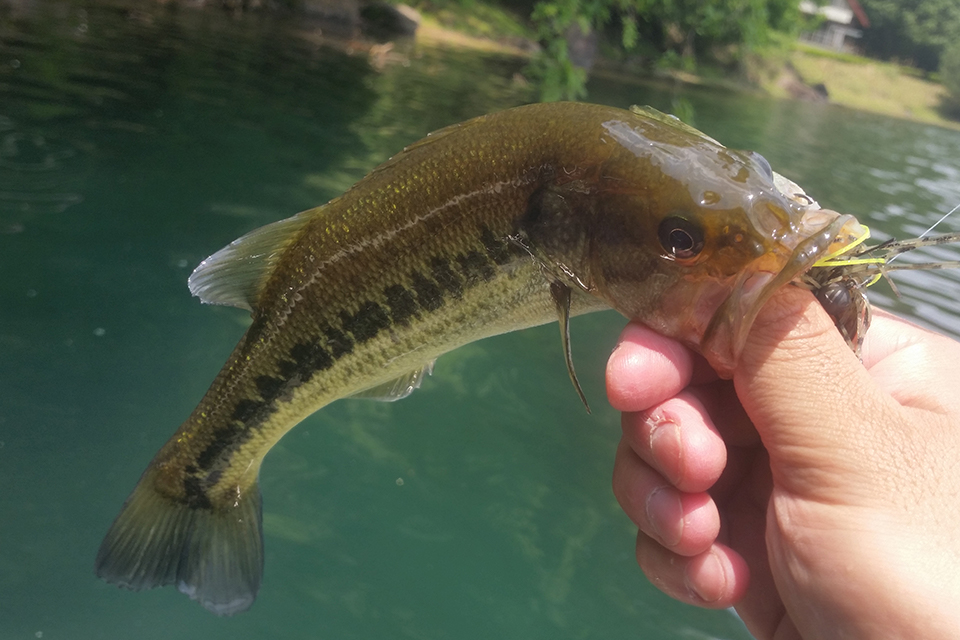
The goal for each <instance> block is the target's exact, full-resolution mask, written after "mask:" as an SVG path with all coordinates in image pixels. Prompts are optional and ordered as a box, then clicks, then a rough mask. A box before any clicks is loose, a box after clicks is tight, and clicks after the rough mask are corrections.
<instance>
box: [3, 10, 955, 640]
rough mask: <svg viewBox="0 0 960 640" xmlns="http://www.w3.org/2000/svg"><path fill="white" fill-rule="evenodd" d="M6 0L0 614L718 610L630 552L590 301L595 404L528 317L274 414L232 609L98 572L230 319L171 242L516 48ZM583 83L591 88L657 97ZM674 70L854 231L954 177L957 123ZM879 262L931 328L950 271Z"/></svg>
mask: <svg viewBox="0 0 960 640" xmlns="http://www.w3.org/2000/svg"><path fill="white" fill-rule="evenodd" d="M17 6H18V7H20V9H18V10H17V11H12V10H10V9H9V8H8V9H0V42H2V48H0V83H2V86H3V89H4V100H3V101H2V102H0V271H2V272H3V273H4V274H5V275H6V277H5V278H3V279H0V355H2V357H0V389H2V390H3V393H2V398H3V399H2V402H0V482H2V483H3V486H4V487H5V488H6V489H7V490H6V491H5V492H4V493H3V496H2V497H0V506H2V508H3V513H4V514H5V517H4V518H3V521H2V524H0V535H2V539H3V544H4V549H5V552H4V553H2V554H0V593H3V594H4V597H3V598H0V637H3V638H6V637H11V638H16V637H24V638H27V637H37V636H36V634H38V633H42V635H43V637H47V638H55V637H64V638H72V639H84V638H122V637H138V638H152V637H156V638H161V637H162V638H169V637H171V636H174V637H180V638H194V637H196V638H200V637H204V638H211V637H213V638H219V637H227V636H229V637H231V638H235V639H242V638H247V637H250V638H262V637H276V636H286V637H295V638H299V637H317V636H325V637H348V638H350V637H357V638H361V637H362V638H369V637H373V636H382V637H391V638H392V637H420V638H434V637H436V638H440V637H456V638H471V637H477V638H481V637H482V638H489V637H517V638H520V637H522V638H531V637H550V638H566V637H571V638H572V637H608V638H633V637H656V638H690V637H695V638H709V637H715V638H727V639H739V638H746V637H747V635H746V634H745V632H744V631H743V630H742V629H741V628H740V626H739V624H738V623H737V621H736V620H735V619H733V618H732V617H731V616H730V615H729V614H727V613H726V612H708V611H700V610H695V609H691V608H689V607H685V606H683V605H680V604H677V603H675V602H673V601H671V600H669V599H668V598H666V597H664V596H662V595H660V594H659V593H658V592H656V590H655V589H653V588H652V587H651V586H650V585H648V584H647V583H646V581H645V580H644V579H643V577H642V576H641V575H640V573H639V571H638V570H637V568H636V566H635V564H634V559H633V536H634V534H635V530H634V528H633V526H632V525H631V524H630V523H629V521H628V520H627V519H626V517H625V516H624V515H623V514H622V513H621V512H620V511H619V509H618V507H617V505H616V503H615V501H614V499H613V497H612V495H611V492H610V489H609V476H610V469H611V465H612V460H613V451H614V448H615V446H616V441H617V437H618V433H619V428H618V424H619V416H618V415H617V414H615V413H614V412H613V411H611V410H610V409H609V408H605V407H604V406H603V402H602V398H603V379H602V371H603V365H604V361H605V359H606V355H607V354H608V353H609V350H610V348H611V347H612V345H613V343H614V341H615V339H616V336H617V333H618V331H619V329H620V327H621V326H622V320H621V319H619V318H618V317H616V316H615V315H612V314H598V315H595V316H589V317H584V318H579V319H576V320H575V321H574V326H573V348H574V352H575V358H576V361H577V367H578V371H580V372H581V375H580V378H581V381H582V382H583V384H584V388H585V391H586V393H587V395H588V397H589V398H590V400H591V404H592V406H593V407H594V410H595V414H594V415H593V416H589V417H588V416H586V415H585V414H584V413H583V410H582V407H581V406H580V403H579V400H578V399H577V397H576V394H575V393H573V391H572V390H571V388H570V383H569V380H568V379H567V375H566V372H565V370H564V367H563V359H562V356H561V351H560V345H559V341H558V339H557V332H556V328H555V327H543V328H540V329H537V330H532V331H527V332H524V333H520V334H514V335H508V336H503V337H500V338H497V339H493V340H489V341H485V342H483V343H481V344H475V345H470V346H468V347H466V348H464V349H461V350H459V351H457V352H455V353H453V354H450V355H448V356H446V357H444V358H442V359H441V360H440V361H439V362H438V364H437V369H436V373H435V375H434V376H433V377H432V378H430V379H428V380H427V381H426V382H425V384H424V386H423V388H422V389H421V390H420V391H418V392H417V393H415V394H413V396H411V398H409V399H408V400H405V401H403V402H401V403H396V404H391V405H384V404H379V403H361V402H342V403H337V404H334V405H333V406H330V407H328V408H326V409H325V410H323V411H321V412H320V413H319V414H318V415H316V416H314V417H312V418H310V419H308V420H307V421H305V422H304V424H302V425H301V426H300V427H298V428H297V429H295V430H294V431H293V432H291V434H290V435H289V436H287V437H286V438H285V439H284V440H283V441H282V442H281V443H280V444H279V445H278V446H277V447H276V449H275V450H274V451H273V452H272V453H271V454H270V456H269V457H268V458H267V460H266V462H265V466H264V470H263V475H262V485H263V492H264V497H265V514H264V530H265V532H266V543H267V558H266V576H265V580H264V586H263V591H262V593H261V596H260V599H259V601H258V602H257V604H256V605H255V606H254V608H253V609H252V610H251V611H250V612H249V613H247V614H244V615H243V616H240V617H238V618H235V619H228V620H221V619H217V618H215V617H213V616H210V615H209V614H208V613H206V612H204V611H202V610H201V609H200V608H199V607H198V606H196V605H195V604H193V603H190V602H188V601H187V600H186V598H184V597H183V596H182V595H180V594H178V593H176V591H175V590H172V589H164V590H158V591H155V592H150V593H141V594H131V593H127V592H123V591H121V590H118V589H115V588H113V587H110V586H108V585H105V584H102V583H100V582H98V581H97V580H96V579H95V578H94V577H93V573H92V562H93V556H94V553H95V551H96V549H97V546H98V544H99V541H100V537H101V536H102V535H103V533H104V531H105V530H106V528H107V526H108V524H109V522H110V520H111V518H113V517H114V515H115V514H116V512H117V510H118V508H119V506H120V504H121V502H122V501H123V499H124V497H125V496H126V494H127V492H128V491H129V489H130V488H131V487H132V486H133V484H134V482H135V481H136V478H137V477H138V474H139V473H140V472H141V471H142V469H143V468H144V466H145V465H146V464H147V462H148V461H149V459H150V457H151V456H152V455H153V453H154V451H155V450H156V449H157V447H159V446H160V445H161V444H162V443H163V442H164V441H165V440H166V438H167V437H168V436H169V435H170V433H171V432H172V431H173V429H174V428H175V427H176V425H178V424H179V423H180V422H181V421H182V419H183V418H184V417H185V416H186V415H187V414H188V413H189V411H190V410H191V409H192V408H193V406H194V405H195V403H196V402H197V400H198V399H199V397H200V395H201V394H202V392H203V391H204V390H205V389H206V387H207V385H208V384H209V381H210V380H211V379H212V378H213V376H214V375H215V374H216V372H217V370H218V369H219V367H220V365H221V363H222V362H223V360H224V359H225V358H226V356H227V354H228V353H229V352H230V350H231V348H232V346H233V344H234V343H235V341H236V340H237V339H238V338H239V336H240V334H241V333H242V331H243V329H244V326H245V325H246V323H247V322H248V320H247V319H246V318H245V317H244V314H243V313H241V312H239V311H237V310H236V309H228V308H213V307H205V308H202V307H201V306H200V305H199V304H198V303H197V302H196V301H195V300H193V299H191V298H190V297H189V294H188V292H187V290H186V286H185V282H186V277H187V275H188V274H189V271H190V270H191V269H192V268H193V266H195V265H196V264H197V263H198V262H199V261H200V260H201V259H202V258H204V257H206V256H207V255H208V254H210V253H211V252H213V251H215V250H216V249H218V248H220V247H221V246H223V245H224V244H226V243H227V242H229V241H231V240H233V239H234V238H236V237H238V236H239V235H241V234H243V233H244V232H246V231H249V230H250V229H252V228H254V227H256V226H259V225H262V224H265V223H267V222H270V221H273V220H276V219H279V218H281V217H285V216H288V215H291V214H292V213H294V212H296V211H299V210H302V209H305V208H308V207H311V206H315V205H316V204H319V203H322V202H325V201H326V200H328V199H329V198H331V197H334V196H336V195H337V194H339V193H340V192H342V191H343V190H344V189H346V188H347V187H349V186H350V185H351V184H352V183H353V182H354V181H355V180H357V179H358V178H360V177H361V176H363V175H364V174H366V173H367V172H368V171H370V170H371V169H372V168H373V167H374V166H375V165H376V164H378V163H379V162H381V161H383V160H385V159H386V158H388V157H389V156H391V155H392V154H394V153H396V152H397V151H398V150H399V149H401V148H402V147H403V145H405V144H409V143H410V142H412V141H414V140H416V139H417V138H419V137H421V136H422V135H423V134H425V133H426V132H428V131H430V130H434V129H437V128H440V127H442V126H445V125H447V124H450V123H452V122H456V121H459V120H463V119H465V118H469V117H472V116H474V115H478V114H480V113H484V112H488V111H492V110H495V109H500V108H506V107H509V106H513V105H516V104H520V103H523V102H526V101H528V100H530V99H531V98H532V93H531V90H530V89H529V88H528V87H526V86H525V85H524V84H523V83H520V82H518V81H517V80H516V79H515V75H516V72H517V71H518V70H519V69H520V68H521V66H522V63H520V62H517V61H513V60H509V59H502V58H496V57H489V56H480V55H478V54H475V53H464V52H457V51H440V50H431V49H426V48H422V47H421V48H417V47H413V46H412V45H410V44H406V45H399V46H398V47H397V48H396V49H395V50H393V51H392V53H393V54H395V57H392V58H390V57H385V56H383V55H381V56H380V58H378V60H377V64H376V65H373V64H371V63H370V57H369V56H370V51H369V45H367V44H364V43H363V42H362V41H360V40H357V41H352V40H350V37H349V36H342V35H341V36H340V39H339V40H336V41H330V40H329V39H325V36H323V35H318V34H317V32H316V30H315V29H310V28H307V27H305V26H304V25H303V24H299V23H292V22H291V21H289V20H287V19H278V18H270V17H265V16H258V15H244V16H240V17H232V16H228V15H225V14H220V13H217V12H205V11H197V10H192V9H190V8H188V7H183V6H181V7H179V8H174V7H171V6H161V5H160V4H157V5H152V4H151V5H143V6H140V5H128V4H124V3H122V2H119V1H117V2H111V3H103V4H97V5H89V4H88V3H80V2H76V3H72V2H27V3H19V4H18V5H17ZM328 45H330V46H328ZM334 45H335V46H334ZM391 60H392V61H393V63H391ZM591 90H592V96H593V98H594V99H595V100H597V101H603V102H607V103H610V104H617V105H621V106H627V105H629V104H631V103H640V104H651V105H653V106H654V107H657V108H660V109H665V110H669V108H670V105H671V104H672V103H673V102H674V100H675V99H676V98H677V95H676V94H675V92H674V91H673V89H671V88H669V87H668V88H666V89H662V88H658V87H655V86H641V85H629V84H616V83H613V82H609V81H604V80H602V79H598V80H596V81H594V83H593V86H592V87H591ZM682 97H684V98H685V99H687V100H689V101H690V103H691V104H692V105H693V107H694V111H695V113H696V117H697V125H698V126H699V127H701V128H702V129H704V130H705V131H707V132H708V133H709V134H710V135H712V136H715V137H717V138H718V139H720V140H722V141H724V142H725V143H727V144H729V145H730V146H733V147H741V148H751V149H756V150H758V151H760V152H761V153H763V154H764V155H765V156H766V157H767V158H768V159H769V160H770V161H771V164H772V165H773V166H774V167H775V168H777V169H778V170H779V171H780V172H782V173H784V174H785V175H788V176H790V177H791V178H793V179H795V180H797V181H798V182H799V183H800V184H802V185H804V186H805V187H806V188H807V190H808V191H809V192H810V193H812V194H813V195H814V196H815V197H816V198H817V199H818V200H819V201H820V202H821V203H822V204H823V205H824V206H828V207H831V208H835V209H838V210H841V211H844V212H849V213H853V214H855V215H857V216H858V217H860V218H861V219H863V220H865V221H866V222H867V223H868V224H870V225H871V226H872V227H874V229H875V231H876V234H877V235H878V236H880V237H883V236H884V234H890V235H896V236H898V237H906V236H913V235H916V234H917V233H919V232H920V231H922V230H923V229H925V228H926V227H927V226H929V224H930V222H932V220H934V219H936V218H937V217H938V216H939V215H940V214H942V213H943V212H945V211H947V210H948V209H949V208H951V207H952V206H953V205H954V204H957V202H960V186H958V181H957V173H958V171H960V163H958V161H957V158H960V153H958V152H960V136H958V135H957V134H956V133H955V132H948V131H942V130H938V129H934V128H930V127H925V126H919V125H912V124H909V123H904V122H899V121H893V120H889V119H884V118H878V117H872V116H865V115H863V114H855V113H853V112H848V111H845V110H840V109H834V108H830V107H827V106H822V105H805V104H798V103H789V102H775V101H766V100H758V99H755V98H752V97H743V96H737V95H733V94H716V93H711V94H707V93H704V92H701V91H697V90H695V91H691V92H688V93H686V94H684V95H683V96H682ZM958 225H960V223H954V222H953V221H952V220H948V221H947V222H946V223H945V225H944V230H956V229H957V227H958ZM932 255H933V259H957V256H956V250H955V249H954V248H950V247H939V248H937V249H936V252H932ZM904 259H907V257H904ZM895 277H896V278H897V282H898V283H899V286H900V289H901V291H902V292H903V293H904V298H903V300H895V299H893V298H892V296H890V295H889V293H886V292H887V291H888V290H887V289H884V288H883V287H884V285H882V284H880V285H877V286H876V287H875V289H876V290H877V291H876V292H875V295H874V299H875V300H876V301H878V303H879V304H881V305H883V306H889V307H891V308H895V309H897V310H900V311H902V312H904V313H907V314H911V315H914V316H916V317H919V318H921V321H923V322H926V323H928V324H931V325H934V326H937V327H940V328H941V329H943V330H945V331H947V332H950V333H952V334H954V335H960V324H958V320H957V319H958V318H960V308H958V307H960V303H958V302H956V301H957V300H960V295H958V293H960V292H958V290H957V289H958V275H957V273H956V272H929V273H927V272H924V273H920V272H917V273H902V274H896V276H895Z"/></svg>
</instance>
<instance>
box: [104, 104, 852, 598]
mask: <svg viewBox="0 0 960 640" xmlns="http://www.w3.org/2000/svg"><path fill="white" fill-rule="evenodd" d="M772 180H773V178H772V174H771V173H770V171H769V166H768V165H766V163H765V161H763V160H762V158H759V156H752V155H745V154H738V153H737V152H733V151H729V150H727V149H725V148H723V147H722V146H720V145H719V144H717V143H716V142H714V141H713V140H710V139H709V138H706V137H705V136H703V135H702V134H699V133H697V132H691V130H688V129H685V128H684V127H682V126H677V125H676V124H675V123H672V122H670V121H667V120H665V119H664V118H662V117H656V116H653V117H651V115H650V114H649V113H647V114H643V113H630V112H625V111H621V110H619V109H613V108H609V107H601V106H596V105H581V104H553V105H532V106H529V107H521V108H518V109H513V110H509V111H505V112H501V113H498V114H493V115H490V116H484V117H481V118H477V119H475V120H471V121H468V122H466V123H463V124H459V125H454V126H452V127H448V128H447V129H443V130H441V131H439V132H437V133H435V134H432V135H431V136H428V137H427V138H425V139H424V140H421V141H420V142H418V143H416V144H414V145H412V146H411V147H408V148H407V149H406V150H404V151H403V152H402V153H400V154H398V155H397V156H396V157H394V158H392V159H391V160H389V161H388V162H386V163H384V164H383V165H381V166H380V167H379V168H377V169H376V170H374V171H373V172H372V173H371V174H370V175H368V176H367V177H366V178H364V179H363V180H361V181H360V182H358V183H357V184H356V185H355V186H354V187H353V188H351V189H350V190H349V191H347V192H346V193H345V194H344V195H342V196H341V197H339V198H337V199H335V200H333V201H331V202H330V203H328V204H326V205H324V206H322V207H319V208H317V209H313V210H310V211H306V212H303V213H301V214H299V215H297V216H295V217H293V218H290V219H288V220H284V221H281V222H277V223H274V224H272V225H268V226H267V227H264V228H262V229H259V230H256V231H254V232H251V233H250V234H248V235H247V236H244V237H243V238H241V239H239V240H238V241H236V242H234V243H233V244H231V245H229V246H227V247H225V248H224V249H223V250H221V251H220V252H218V253H216V254H214V255H213V256H211V257H210V258H208V259H207V260H205V261H204V262H203V263H202V264H201V266H200V267H198V269H197V271H196V272H195V273H194V275H193V276H191V282H190V287H191V290H192V291H193V292H194V293H195V294H196V295H199V296H200V297H201V298H202V299H203V300H204V301H206V302H212V303H220V304H232V305H235V306H240V307H244V308H248V309H250V310H251V311H252V313H253V322H252V324H251V326H250V328H249V329H248V331H247V332H246V334H245V336H244V337H243V339H242V340H241V342H240V344H239V345H238V346H237V348H236V349H235V351H234V353H233V354H232V355H231V357H230V359H229V360H228V361H227V363H226V364H225V365H224V368H223V370H222V371H221V372H220V374H219V375H218V377H217V378H216V380H215V381H214V383H213V385H212V386H211V387H210V389H209V391H208V392H207V394H206V395H205V396H204V398H203V399H202V401H201V402H200V404H199V406H198V407H197V408H196V410H195V411H194V412H193V414H191V416H190V417H189V418H188V419H187V421H186V422H185V423H184V424H183V425H182V426H181V427H180V429H179V430H178V431H177V433H176V434H175V435H174V436H173V438H171V439H170V441H169V442H168V443H167V444H166V445H165V446H164V447H163V448H162V449H161V450H160V452H159V453H158V454H157V455H156V457H155V458H154V460H153V462H152V463H151V465H150V466H149V467H148V469H147V471H146V472H145V473H144V476H143V477H142V478H141V481H140V483H139V484H138V485H137V488H136V489H135V490H134V492H133V494H131V496H130V498H128V500H127V503H126V504H125V506H124V509H123V510H122V511H121V514H120V515H119V516H118V518H117V520H116V521H115V522H114V525H113V526H112V527H111V529H110V531H109V532H108V534H107V536H106V538H105V539H104V542H103V544H102V546H101V549H100V553H99V554H98V557H97V572H98V574H99V575H101V576H102V577H104V578H105V579H107V580H109V581H111V582H115V583H117V584H120V585H122V586H126V587H129V588H133V589H140V588H147V587H153V586H158V585H162V584H177V585H178V586H179V588H180V589H181V591H184V592H185V593H187V594H189V595H190V596H191V597H192V598H194V599H197V600H199V601H200V602H201V603H202V604H203V605H204V606H205V607H207V608H208V609H210V610H212V611H215V612H217V613H220V614H231V613H234V612H236V611H240V610H243V609H245V608H247V607H249V606H250V604H251V603H252V601H253V599H254V598H255V596H256V593H257V589H258V588H259V583H260V576H261V573H262V536H261V532H260V496H259V489H258V488H257V474H258V472H259V467H260V463H261V461H262V459H263V457H264V456H265V455H266V453H267V451H269V449H270V447H272V446H273V444H275V443H276V442H277V440H279V439H280V437H282V436H283V434H284V433H286V432H287V431H288V430H289V429H291V428H292V427H293V426H295V425H296V424H297V423H298V422H299V421H300V420H302V419H303V418H304V417H306V416H307V415H309V414H310V413H312V412H314V411H316V410H317V409H319V408H320V407H322V406H324V405H326V404H328V403H330V402H332V401H334V400H337V399H339V398H344V397H348V396H358V395H359V396H363V395H366V396H369V397H379V398H380V399H396V398H399V397H403V396H404V395H406V394H407V393H409V392H410V391H411V390H412V389H413V388H415V387H416V386H417V384H418V383H419V379H420V377H421V376H422V375H423V371H424V369H425V368H427V369H429V366H430V365H431V363H432V362H433V360H434V359H435V358H437V357H438V356H440V355H442V354H443V353H446V352H448V351H450V350H452V349H455V348H457V347H458V346H461V345H463V344H467V343H469V342H472V341H475V340H478V339H481V338H484V337H487V336H491V335H495V334H498V333H503V332H507V331H513V330H517V329H521V328H525V327H530V326H534V325H538V324H543V323H545V322H549V321H551V320H555V319H557V318H558V317H560V319H561V321H562V322H565V319H566V318H567V317H569V315H572V314H577V313H583V312H587V311H592V310H595V309H599V308H604V307H613V308H616V309H617V310H619V311H621V312H622V313H624V315H626V316H628V317H630V318H632V319H635V320H640V321H643V322H645V323H647V324H648V325H650V326H652V327H653V328H655V329H657V330H659V331H661V332H663V333H665V334H666V335H670V336H673V337H677V338H679V339H682V340H685V341H686V342H688V343H689V344H691V346H694V347H698V348H703V350H704V353H705V354H706V355H707V356H708V357H710V358H714V359H715V362H717V363H720V364H721V365H724V364H728V363H729V362H730V361H731V359H735V357H736V353H737V349H738V347H737V344H736V343H737V340H739V339H740V338H741V333H743V331H744V330H743V328H742V326H741V324H742V323H743V322H745V323H746V324H747V325H748V324H749V321H751V320H752V317H751V314H752V313H755V310H754V307H756V306H757V305H758V304H759V303H760V302H762V300H763V299H765V296H766V295H768V292H767V289H768V286H767V285H768V283H769V282H771V281H774V280H776V281H777V282H779V281H780V280H784V281H785V280H789V279H792V277H793V275H795V274H794V273H788V272H790V271H794V272H795V271H798V270H800V269H803V268H805V267H806V266H809V262H810V259H809V256H807V255H806V254H807V253H809V254H810V255H811V256H813V255H814V254H817V253H818V252H821V245H823V244H824V243H826V242H828V241H829V240H830V239H831V238H832V237H833V236H834V235H836V231H837V224H838V223H836V222H835V221H831V220H825V221H823V220H821V221H818V223H817V224H816V225H814V228H812V229H811V228H808V227H809V225H808V226H807V227H805V226H804V224H803V221H802V219H801V218H802V215H801V214H802V213H803V212H801V211H799V210H798V209H797V208H796V207H795V206H793V205H792V204H791V203H790V202H789V200H788V199H786V198H784V196H783V195H782V194H781V193H780V192H779V191H778V190H777V189H776V188H775V187H774V186H773V182H772ZM827 223H830V224H827ZM824 229H825V230H824ZM821 236H823V238H826V239H825V240H824V239H823V238H821ZM828 236H829V237H828ZM811 238H814V239H813V240H811ZM805 243H806V244H805ZM811 243H813V244H811ZM801 253H802V254H803V255H802V256H800V257H797V256H798V255H799V254H801ZM801 258H802V259H801ZM757 274H763V275H762V278H761V277H760V276H758V275H757ZM753 278H760V279H761V280H762V285H763V286H760V285H757V284H756V283H753V284H752V285H751V282H752V280H751V279H753ZM778 279H779V280H778ZM751 287H752V289H751ZM748 289H750V291H748ZM743 300H747V302H743ZM718 309H719V311H718ZM744 318H746V319H745V320H744ZM564 337H565V340H564V346H565V352H566V353H567V354H569V348H568V343H567V342H566V336H564ZM568 367H570V370H571V374H572V365H570V363H569V361H568Z"/></svg>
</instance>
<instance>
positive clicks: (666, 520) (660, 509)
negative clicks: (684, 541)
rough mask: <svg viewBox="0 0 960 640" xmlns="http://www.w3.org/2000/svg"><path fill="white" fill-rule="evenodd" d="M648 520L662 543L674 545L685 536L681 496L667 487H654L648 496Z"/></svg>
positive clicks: (653, 533) (669, 545)
mask: <svg viewBox="0 0 960 640" xmlns="http://www.w3.org/2000/svg"><path fill="white" fill-rule="evenodd" d="M646 510H647V522H648V523H650V527H651V528H652V529H653V531H652V532H651V533H652V535H654V536H655V537H656V538H657V539H658V540H659V541H660V542H661V543H662V544H664V545H666V546H668V547H674V546H676V545H677V544H679V543H680V538H681V537H682V536H683V505H682V504H681V502H680V497H679V496H678V495H677V494H676V493H675V492H674V491H673V490H671V489H668V488H667V487H658V488H656V489H654V490H653V491H652V492H651V493H650V495H649V496H648V497H647V505H646Z"/></svg>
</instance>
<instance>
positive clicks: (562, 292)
mask: <svg viewBox="0 0 960 640" xmlns="http://www.w3.org/2000/svg"><path fill="white" fill-rule="evenodd" d="M550 295H551V296H553V301H554V302H555V303H556V304H557V314H558V315H559V319H560V343H561V344H562V345H563V359H564V361H565V362H566V363H567V373H569V374H570V381H571V382H572V383H573V388H574V389H576V390H577V395H579V396H580V401H581V402H583V406H584V407H586V409H587V413H590V405H589V404H587V396H586V395H584V393H583V389H582V388H581V387H580V381H579V380H577V372H576V370H575V369H574V368H573V352H572V351H571V350H570V287H568V286H567V285H565V284H563V283H562V282H558V281H556V280H554V281H553V282H551V283H550Z"/></svg>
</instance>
